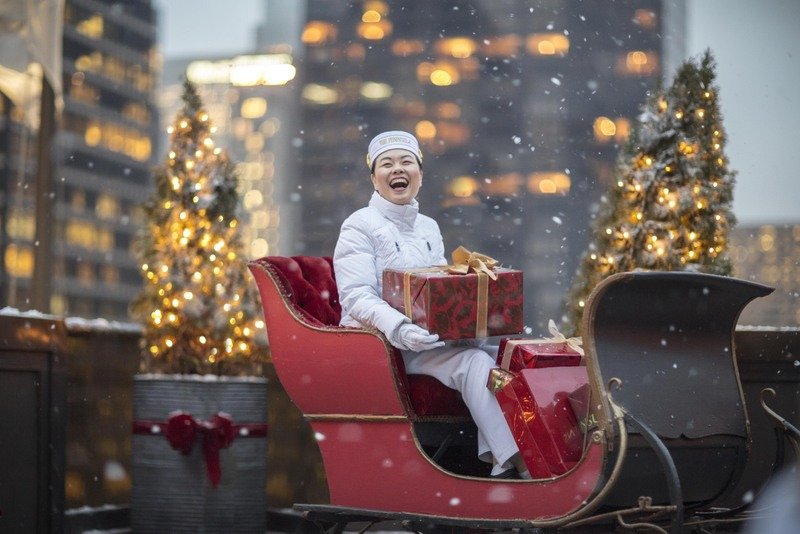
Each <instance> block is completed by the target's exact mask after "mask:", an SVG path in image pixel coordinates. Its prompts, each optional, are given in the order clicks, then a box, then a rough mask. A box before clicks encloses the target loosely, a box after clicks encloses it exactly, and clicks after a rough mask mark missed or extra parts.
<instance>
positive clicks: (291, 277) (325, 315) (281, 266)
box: [259, 256, 469, 416]
mask: <svg viewBox="0 0 800 534" xmlns="http://www.w3.org/2000/svg"><path fill="white" fill-rule="evenodd" d="M259 261H260V262H264V263H267V264H269V265H270V266H272V267H273V269H272V271H273V272H277V273H278V274H279V275H280V277H281V278H282V279H283V282H284V285H285V288H284V289H285V293H286V294H287V296H288V297H289V300H290V301H291V302H292V304H294V305H295V307H296V309H297V310H298V311H299V312H300V314H301V315H302V316H303V318H304V319H305V320H307V321H308V322H309V323H310V324H312V325H314V326H337V325H338V324H339V320H340V318H341V314H342V307H341V306H340V305H339V292H338V290H337V288H336V280H335V276H334V272H333V261H332V259H331V258H330V257H316V256H292V257H291V258H289V257H283V256H269V257H266V258H262V259H261V260H259ZM394 356H395V364H396V365H397V368H398V369H399V370H400V374H401V377H402V378H401V379H405V381H406V383H405V384H403V385H402V386H405V387H401V388H400V389H401V390H405V391H408V392H409V396H410V400H411V406H412V407H413V409H414V413H415V414H416V415H417V416H466V415H469V411H468V410H467V407H466V405H465V404H464V402H463V401H462V399H461V395H460V394H459V393H458V392H457V391H456V390H454V389H450V388H448V387H447V386H445V385H444V384H442V383H441V382H439V381H438V380H436V379H435V378H433V377H430V376H426V375H407V376H406V374H405V365H404V363H403V358H402V357H401V356H400V352H399V351H397V350H396V349H395V350H394Z"/></svg>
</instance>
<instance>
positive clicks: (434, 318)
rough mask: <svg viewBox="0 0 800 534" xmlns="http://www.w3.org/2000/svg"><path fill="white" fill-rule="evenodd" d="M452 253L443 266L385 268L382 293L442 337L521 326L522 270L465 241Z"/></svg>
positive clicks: (506, 331) (465, 336) (516, 329)
mask: <svg viewBox="0 0 800 534" xmlns="http://www.w3.org/2000/svg"><path fill="white" fill-rule="evenodd" d="M460 251H463V252H465V253H466V256H465V255H464V254H463V253H460ZM476 258H477V259H476ZM453 259H454V265H444V266H441V267H430V268H424V269H407V270H395V269H386V270H385V271H384V272H383V299H384V300H385V301H386V302H388V303H389V304H390V305H391V306H392V307H393V308H395V309H397V310H399V311H401V312H403V313H404V314H405V315H406V316H407V317H409V318H410V319H411V320H412V321H413V322H414V324H417V325H419V326H421V327H423V328H425V329H427V330H428V331H429V332H431V333H433V334H439V338H440V339H471V338H481V337H487V336H497V335H502V334H517V333H519V332H521V331H522V271H517V270H514V269H503V268H497V267H494V263H491V262H494V261H495V260H492V259H491V258H489V257H488V256H483V255H480V254H476V253H470V252H469V251H467V250H466V249H464V248H463V247H459V249H457V250H456V251H455V252H453ZM459 260H463V261H466V262H468V263H466V264H465V263H463V261H459ZM484 260H491V262H490V263H486V262H485V261H484ZM478 262H479V263H478ZM468 270H471V271H472V272H468Z"/></svg>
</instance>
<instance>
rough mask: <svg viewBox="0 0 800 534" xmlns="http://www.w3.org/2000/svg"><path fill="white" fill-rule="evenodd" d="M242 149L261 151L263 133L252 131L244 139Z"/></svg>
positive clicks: (251, 151)
mask: <svg viewBox="0 0 800 534" xmlns="http://www.w3.org/2000/svg"><path fill="white" fill-rule="evenodd" d="M244 149H245V151H247V152H248V153H253V152H261V151H262V150H263V149H264V134H262V133H261V132H253V133H250V134H247V137H245V139H244Z"/></svg>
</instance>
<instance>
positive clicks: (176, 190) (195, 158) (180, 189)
mask: <svg viewBox="0 0 800 534" xmlns="http://www.w3.org/2000/svg"><path fill="white" fill-rule="evenodd" d="M183 103H184V105H183V109H182V111H181V112H179V113H178V115H177V117H176V120H175V122H174V123H173V125H172V126H171V127H170V128H168V130H167V132H168V133H169V135H170V147H169V153H168V155H167V160H166V163H165V164H164V165H162V166H161V167H160V168H159V169H158V170H157V171H156V173H155V192H154V193H153V195H152V196H151V198H150V199H149V200H148V201H147V202H146V204H145V206H144V212H145V215H146V217H147V225H146V227H145V228H144V230H143V231H142V233H141V234H140V236H139V238H138V240H137V243H136V252H137V254H138V256H139V258H140V260H141V262H142V265H141V272H142V275H143V276H144V289H143V290H142V292H141V294H140V295H139V297H138V298H137V299H136V301H135V302H134V304H133V306H132V312H133V314H134V316H135V317H137V318H138V319H139V320H140V321H142V323H143V324H144V336H143V338H144V350H145V353H146V357H145V359H144V365H143V370H145V371H155V372H172V373H200V374H254V373H258V372H260V367H259V366H260V363H261V360H262V359H263V354H264V350H263V348H264V346H265V345H266V339H265V336H264V333H263V326H264V325H263V321H261V320H260V319H259V316H258V308H257V305H258V300H257V296H256V294H255V290H254V289H253V284H252V281H251V280H250V277H249V275H248V273H247V268H246V265H245V262H244V259H243V257H242V250H243V247H242V243H241V239H240V235H239V222H238V220H237V217H236V207H237V204H238V194H237V191H236V182H237V178H236V173H235V171H234V166H233V165H232V164H231V162H230V161H229V160H228V158H227V156H226V154H225V152H224V151H223V150H222V149H220V148H218V147H216V146H215V144H214V140H213V139H212V134H213V133H214V131H215V128H213V127H212V126H211V124H210V121H209V116H208V113H206V111H205V110H204V109H203V106H202V103H201V101H200V97H199V96H198V94H197V91H196V89H195V87H194V86H193V85H192V84H191V83H190V82H188V81H187V82H186V83H185V84H184V93H183Z"/></svg>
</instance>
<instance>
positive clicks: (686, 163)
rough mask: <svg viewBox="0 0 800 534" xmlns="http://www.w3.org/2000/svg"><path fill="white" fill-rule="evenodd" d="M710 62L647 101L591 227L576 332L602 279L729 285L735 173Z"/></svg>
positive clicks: (579, 281)
mask: <svg viewBox="0 0 800 534" xmlns="http://www.w3.org/2000/svg"><path fill="white" fill-rule="evenodd" d="M714 68H715V64H714V60H713V57H712V55H711V53H710V52H708V51H707V52H706V53H705V55H704V56H703V57H702V58H701V59H700V60H699V62H698V61H695V60H689V61H687V62H686V63H684V64H683V65H682V66H681V68H680V69H679V70H678V72H677V73H676V75H675V79H674V82H673V84H672V86H671V87H670V88H669V89H667V90H659V91H657V92H656V93H655V94H654V95H652V96H651V97H650V98H649V99H648V101H647V103H646V104H645V106H644V109H643V112H642V113H641V115H640V116H639V118H638V123H637V125H636V128H635V129H634V131H633V134H632V136H631V139H630V140H629V142H628V144H627V145H626V147H625V148H624V149H623V151H622V152H621V153H620V157H619V159H618V162H617V168H616V173H615V178H614V183H613V184H612V185H611V188H610V190H609V192H608V193H607V195H605V196H604V197H603V198H602V199H601V202H602V205H601V209H600V212H599V214H598V217H597V219H596V220H595V222H594V224H593V229H594V242H592V243H591V244H590V247H589V250H588V251H587V252H586V253H585V254H584V256H583V258H582V260H581V264H580V267H579V270H578V273H577V275H576V277H575V281H574V283H573V286H572V289H571V291H570V294H569V298H568V302H567V307H568V309H567V318H566V321H567V325H566V327H565V330H567V331H573V332H577V331H578V330H579V329H580V321H581V318H582V316H583V309H584V306H585V303H586V299H587V298H588V296H589V294H590V293H591V291H592V289H593V288H594V287H595V286H596V285H597V283H598V282H600V281H601V280H603V279H604V278H606V277H607V276H609V275H611V274H613V273H617V272H624V271H632V270H635V269H651V270H664V271H679V270H686V271H688V270H693V271H700V272H705V273H711V274H720V275H729V274H730V273H731V262H730V259H729V258H728V254H727V245H728V234H729V231H730V229H731V227H732V225H733V224H734V223H735V219H734V216H733V214H732V213H731V202H732V197H733V186H734V176H735V173H734V172H732V171H731V170H729V169H728V159H727V158H726V157H725V152H724V148H725V140H726V137H725V130H724V129H723V127H722V116H721V114H720V109H719V101H718V98H719V90H718V88H717V87H716V86H715V85H714V77H715V73H714Z"/></svg>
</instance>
